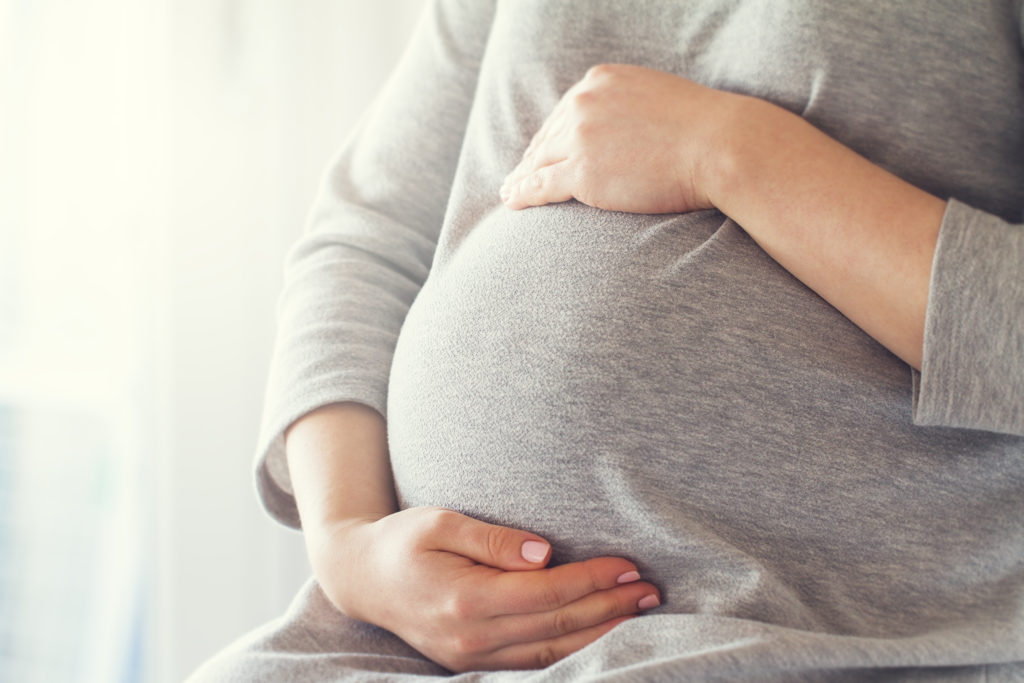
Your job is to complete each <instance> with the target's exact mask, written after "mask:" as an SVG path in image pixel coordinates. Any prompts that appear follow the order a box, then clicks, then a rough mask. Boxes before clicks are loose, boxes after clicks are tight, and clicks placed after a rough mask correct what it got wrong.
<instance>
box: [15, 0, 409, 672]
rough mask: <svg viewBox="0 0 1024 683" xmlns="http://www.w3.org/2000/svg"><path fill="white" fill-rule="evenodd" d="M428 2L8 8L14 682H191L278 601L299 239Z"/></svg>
mask: <svg viewBox="0 0 1024 683" xmlns="http://www.w3.org/2000/svg"><path fill="white" fill-rule="evenodd" d="M422 4H423V0H379V1H378V2H374V3H369V2H362V1H360V0H303V1H302V2H293V1H287V0H246V1H245V2H242V1H241V0H91V1H89V2H86V1H85V0H0V646H2V647H0V680H18V681H29V682H31V681H53V680H61V681H159V682H163V681H179V680H181V679H182V678H183V677H184V676H185V675H187V674H188V673H189V672H190V671H191V670H192V669H193V668H194V667H195V666H196V665H198V664H199V663H200V662H201V661H202V660H203V659H205V658H206V657H208V656H210V655H211V654H213V653H214V652H215V651H216V650H218V649H220V648H221V647H222V646H224V645H226V644H227V643H228V642H229V641H230V640H232V639H233V638H235V637H237V636H239V635H241V634H242V633H243V632H244V631H247V630H249V629H250V628H252V627H254V626H256V625H258V624H260V623H262V622H264V621H266V620H268V619H270V618H272V617H274V616H276V615H277V614H279V613H280V612H281V611H282V609H283V608H284V606H285V605H286V604H287V601H288V599H289V598H290V597H291V595H292V594H293V593H294V591H295V590H296V588H297V587H298V585H299V584H300V582H301V581H302V580H303V579H304V578H305V577H306V576H307V575H308V567H307V565H306V560H305V557H304V552H303V548H302V543H301V538H300V537H299V535H298V534H296V533H294V532H290V531H287V530H284V529H281V528H278V527H276V526H275V525H274V523H273V522H271V521H270V520H269V519H268V518H267V517H266V516H264V515H263V513H262V512H261V511H260V510H259V507H258V505H257V503H256V500H255V496H254V494H253V489H252V484H251V478H250V471H249V468H250V460H251V458H252V455H253V447H254V445H255V437H256V429H257V424H258V419H259V410H260V404H261V399H262V392H263V385H264V379H265V373H266V366H267V361H268V359H269V354H270V347H271V342H272V337H273V323H274V321H273V315H274V307H275V299H276V295H277V291H278V288H279V287H280V282H281V266H282V263H283V259H284V254H285V252H286V250H287V248H288V246H289V245H290V244H291V243H292V241H293V240H294V239H295V238H296V237H297V236H298V234H299V232H300V231H301V227H302V223H303V220H304V218H305V214H306V211H307V209H308V206H309V203H310V202H311V200H312V198H313V194H314V192H315V190H316V186H317V181H318V177H319V175H320V173H321V171H322V170H323V167H324V165H325V164H326V162H327V160H328V159H329V157H330V156H331V155H332V153H333V152H334V151H335V149H336V148H337V146H338V145H339V144H340V143H341V142H342V140H343V139H344V137H345V136H346V134H347V133H348V131H349V130H350V129H351V127H352V126H353V124H354V123H355V121H356V119H357V118H358V116H359V115H360V114H361V112H362V111H363V109H364V108H365V107H366V105H367V104H368V101H369V99H370V98H371V97H372V96H373V94H374V93H375V92H376V90H377V89H378V88H379V86H380V85H381V83H382V81H383V80H384V78H385V77H386V75H387V73H388V71H389V70H390V68H391V67H392V65H393V64H394V62H395V60H396V59H397V57H398V54H399V53H400V51H401V48H402V47H403V45H404V42H405V40H406V38H407V36H408V33H409V31H410V30H411V28H412V25H413V23H414V21H415V18H416V16H417V15H418V13H419V11H420V7H421V5H422Z"/></svg>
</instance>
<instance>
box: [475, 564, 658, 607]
mask: <svg viewBox="0 0 1024 683" xmlns="http://www.w3.org/2000/svg"><path fill="white" fill-rule="evenodd" d="M639 579H640V574H639V573H637V571H636V565H634V564H633V563H632V562H630V561H629V560H626V559H623V558H621V557H595V558H593V559H590V560H584V561H582V562H572V563H570V564H563V565H560V566H558V567H554V568H552V569H545V570H544V571H536V572H506V573H503V574H498V575H496V576H494V577H493V581H491V582H490V583H489V584H488V585H487V591H488V594H487V596H481V599H485V598H486V599H491V600H492V601H494V604H499V603H498V601H499V600H500V604H501V605H502V607H501V609H502V610H503V611H502V612H495V613H494V614H495V616H499V615H500V614H506V615H507V614H528V613H533V612H549V611H552V610H556V609H559V608H561V607H564V606H566V605H568V604H570V603H573V602H576V601H577V600H579V599H580V598H582V597H584V596H586V595H590V594H591V593H595V592H597V591H603V590H608V589H610V588H615V587H616V586H620V585H623V584H627V583H633V582H635V581H637V580H639Z"/></svg>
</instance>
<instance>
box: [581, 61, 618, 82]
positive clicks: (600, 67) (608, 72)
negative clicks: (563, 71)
mask: <svg viewBox="0 0 1024 683" xmlns="http://www.w3.org/2000/svg"><path fill="white" fill-rule="evenodd" d="M614 74H615V65H614V64H595V65H593V66H592V67H590V68H589V69H587V74H586V76H585V78H586V79H587V80H597V79H601V78H607V77H609V76H612V75H614Z"/></svg>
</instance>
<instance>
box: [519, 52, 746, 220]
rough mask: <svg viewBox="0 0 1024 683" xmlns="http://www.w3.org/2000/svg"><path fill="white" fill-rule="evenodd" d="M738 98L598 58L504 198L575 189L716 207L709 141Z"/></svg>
mask: <svg viewBox="0 0 1024 683" xmlns="http://www.w3.org/2000/svg"><path fill="white" fill-rule="evenodd" d="M737 99H739V96H737V95H732V94H729V93H725V92H722V91H718V90H713V89H711V88H706V87H704V86H702V85H699V84H697V83H694V82H693V81H689V80H686V79H684V78H680V77H678V76H674V75H672V74H668V73H664V72H661V71H654V70H652V69H647V68H643V67H639V66H627V65H622V64H603V65H600V66H595V67H593V68H592V69H590V70H589V71H588V72H587V74H586V76H585V77H584V78H583V80H581V81H580V82H579V83H577V84H576V85H574V86H573V87H572V88H570V89H569V90H568V92H566V93H565V95H564V96H563V97H562V99H561V101H559V103H558V105H557V106H556V107H555V109H554V111H552V113H551V115H550V116H548V118H547V120H546V121H545V122H544V124H543V126H542V127H541V129H540V130H539V131H538V132H537V134H536V135H535V136H534V137H533V140H532V141H531V142H530V146H529V147H528V148H527V149H526V153H525V154H524V156H523V160H522V161H521V162H520V163H519V165H518V166H517V167H516V168H515V170H513V171H512V173H510V174H509V175H508V177H507V178H506V179H505V183H504V185H503V186H502V188H501V196H502V199H503V200H504V201H505V203H506V204H507V205H508V206H509V208H512V209H522V208H525V207H528V206H539V205H541V204H549V203H552V202H563V201H567V200H569V199H573V198H575V199H577V200H579V201H581V202H583V203H584V204H589V205H591V206H595V207H598V208H601V209H608V210H613V211H628V212H631V213H674V212H684V211H693V210H696V209H707V208H711V206H712V204H711V200H710V199H709V197H708V189H707V186H706V183H705V182H704V176H705V175H706V167H707V164H708V156H709V150H713V149H714V148H715V144H716V143H715V141H716V140H717V139H718V138H719V137H720V126H721V122H722V114H723V112H724V111H725V108H726V107H728V106H729V104H730V103H731V102H732V101H734V100H737Z"/></svg>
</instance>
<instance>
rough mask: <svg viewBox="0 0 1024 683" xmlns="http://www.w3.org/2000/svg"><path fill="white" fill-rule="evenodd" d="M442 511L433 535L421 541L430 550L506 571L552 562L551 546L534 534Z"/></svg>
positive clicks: (530, 567)
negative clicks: (462, 557) (550, 560)
mask: <svg viewBox="0 0 1024 683" xmlns="http://www.w3.org/2000/svg"><path fill="white" fill-rule="evenodd" d="M443 512H444V513H445V514H443V515H441V518H440V519H439V520H438V522H439V523H438V524H437V525H435V527H434V529H433V533H431V535H430V537H429V538H427V539H424V540H425V541H426V542H427V546H428V547H429V548H430V549H431V550H444V551H447V552H451V553H455V554H457V555H462V556H464V557H468V558H469V559H471V560H473V561H474V562H479V563H480V564H485V565H487V566H489V567H495V568H497V569H504V570H506V571H516V570H524V569H540V568H542V567H544V566H545V565H546V564H547V563H548V560H549V559H551V544H550V543H548V542H547V541H545V540H544V539H543V538H541V537H540V536H538V535H537V534H531V533H528V532H526V531H520V530H519V529H511V528H509V527H504V526H498V525H496V524H488V523H487V522H481V521H480V520H478V519H473V518H472V517H467V516H466V515H463V514H460V513H458V512H454V511H452V510H444V511H443Z"/></svg>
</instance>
